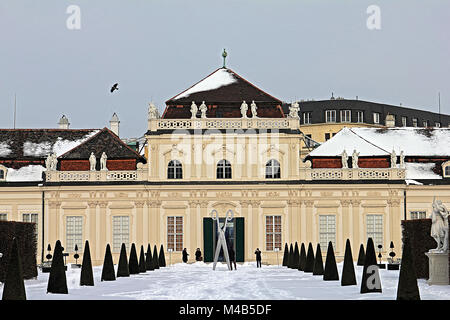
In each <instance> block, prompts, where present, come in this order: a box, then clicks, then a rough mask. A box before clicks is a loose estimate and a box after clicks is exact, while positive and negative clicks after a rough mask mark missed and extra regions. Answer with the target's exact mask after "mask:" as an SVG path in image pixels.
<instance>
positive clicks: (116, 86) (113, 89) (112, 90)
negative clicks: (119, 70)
mask: <svg viewBox="0 0 450 320" xmlns="http://www.w3.org/2000/svg"><path fill="white" fill-rule="evenodd" d="M118 85H119V84H118V83H114V85H113V86H112V88H111V93H113V92H114V91H115V90H119V88H118Z"/></svg>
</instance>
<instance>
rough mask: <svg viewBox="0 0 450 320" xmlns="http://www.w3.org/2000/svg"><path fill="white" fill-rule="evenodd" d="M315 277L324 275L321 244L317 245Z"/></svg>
mask: <svg viewBox="0 0 450 320" xmlns="http://www.w3.org/2000/svg"><path fill="white" fill-rule="evenodd" d="M313 275H314V276H321V275H323V260H322V251H321V250H320V243H318V244H317V249H316V256H315V259H314V267H313Z"/></svg>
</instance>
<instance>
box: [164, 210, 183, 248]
mask: <svg viewBox="0 0 450 320" xmlns="http://www.w3.org/2000/svg"><path fill="white" fill-rule="evenodd" d="M167 248H168V249H172V250H173V251H183V217H180V216H178V217H175V216H173V217H167Z"/></svg>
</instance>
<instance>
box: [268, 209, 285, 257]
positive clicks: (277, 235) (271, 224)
mask: <svg viewBox="0 0 450 320" xmlns="http://www.w3.org/2000/svg"><path fill="white" fill-rule="evenodd" d="M275 248H278V249H279V250H281V216H266V250H267V251H273V250H274V249H275Z"/></svg>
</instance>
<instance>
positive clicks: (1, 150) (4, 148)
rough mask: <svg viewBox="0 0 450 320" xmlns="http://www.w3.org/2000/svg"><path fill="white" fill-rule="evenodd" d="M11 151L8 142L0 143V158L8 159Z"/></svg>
mask: <svg viewBox="0 0 450 320" xmlns="http://www.w3.org/2000/svg"><path fill="white" fill-rule="evenodd" d="M11 152H12V151H11V149H10V148H9V144H8V143H6V142H0V157H6V156H7V155H9V154H10V153H11Z"/></svg>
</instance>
